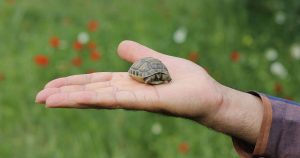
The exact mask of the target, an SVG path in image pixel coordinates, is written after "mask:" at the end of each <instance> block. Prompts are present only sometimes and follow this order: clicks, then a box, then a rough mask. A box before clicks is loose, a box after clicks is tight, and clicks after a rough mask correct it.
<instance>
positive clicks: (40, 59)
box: [34, 54, 49, 66]
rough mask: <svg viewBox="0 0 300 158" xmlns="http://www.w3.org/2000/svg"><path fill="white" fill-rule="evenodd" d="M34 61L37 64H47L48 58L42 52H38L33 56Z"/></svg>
mask: <svg viewBox="0 0 300 158" xmlns="http://www.w3.org/2000/svg"><path fill="white" fill-rule="evenodd" d="M34 62H35V63H36V64H37V65H39V66H47V65H48V64H49V58H48V57H47V56H45V55H43V54H38V55H36V56H35V57H34Z"/></svg>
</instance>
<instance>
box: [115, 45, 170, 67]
mask: <svg viewBox="0 0 300 158" xmlns="http://www.w3.org/2000/svg"><path fill="white" fill-rule="evenodd" d="M118 54H119V56H120V57H121V58H122V59H124V60H126V61H129V62H135V61H136V60H139V59H141V58H145V57H153V58H157V59H160V60H164V59H165V58H166V57H167V55H164V54H161V53H158V52H156V51H154V50H152V49H150V48H148V47H145V46H143V45H141V44H139V43H136V42H133V41H127V40H126V41H122V42H121V43H120V44H119V46H118Z"/></svg>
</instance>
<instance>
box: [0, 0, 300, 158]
mask: <svg viewBox="0 0 300 158" xmlns="http://www.w3.org/2000/svg"><path fill="white" fill-rule="evenodd" d="M299 35H300V1H299V0H290V1H282V0H264V1H261V0H223V1H220V0H209V1H205V0H189V1H182V0H144V1H139V0H131V1H129V0H128V1H125V0H123V1H117V0H110V1H108V0H64V1H60V0H51V1H43V0H1V1H0V41H1V42H0V157H6V158H9V157H16V158H18V157H24V158H35V157H37V158H43V157H45V158H48V157H49V158H50V157H51V158H53V157H55V158H63V157H73V158H81V157H101V158H102V157H103V158H106V157H112V158H132V157H143V158H153V157H160V158H183V157H184V158H194V157H202V158H212V157H226V158H227V157H228V158H232V157H233V158H237V155H236V153H235V151H234V149H233V147H232V145H231V139H230V138H229V137H226V136H224V135H222V134H218V133H216V132H213V131H211V130H209V129H207V128H205V127H203V126H201V125H199V124H196V123H193V122H191V121H188V120H183V119H178V118H171V117H163V116H160V115H156V114H149V113H145V112H132V111H123V110H116V111H110V110H75V109H46V108H44V107H43V106H41V105H37V104H35V103H34V100H35V95H36V93H37V92H38V91H39V90H40V89H42V88H43V86H44V85H45V83H47V82H48V81H49V80H52V79H54V78H57V77H62V76H68V75H73V74H81V73H91V72H97V71H127V70H128V68H129V66H130V63H127V62H125V61H122V60H121V59H119V58H118V56H117V54H116V48H117V46H118V44H119V42H120V41H122V40H125V39H130V40H134V41H137V42H139V43H142V44H144V45H146V46H148V47H151V48H153V49H155V50H157V51H160V52H163V53H165V54H169V55H174V56H178V57H182V58H186V59H189V60H192V61H193V62H195V63H197V64H199V65H201V66H203V67H204V68H205V69H207V71H208V72H209V73H210V74H211V75H212V76H213V77H214V78H215V79H216V80H218V81H219V82H221V83H223V84H225V85H227V86H230V87H233V88H236V89H239V90H242V91H248V90H257V91H260V92H263V93H267V94H270V95H275V96H279V97H283V98H287V99H291V100H295V101H300V93H299V85H300V73H299V66H300V63H299V62H300V36H299Z"/></svg>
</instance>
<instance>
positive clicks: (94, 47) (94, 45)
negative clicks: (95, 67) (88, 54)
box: [88, 41, 97, 50]
mask: <svg viewBox="0 0 300 158" xmlns="http://www.w3.org/2000/svg"><path fill="white" fill-rule="evenodd" d="M96 47H97V45H96V43H95V42H93V41H90V42H89V43H88V48H89V49H90V50H94V49H96Z"/></svg>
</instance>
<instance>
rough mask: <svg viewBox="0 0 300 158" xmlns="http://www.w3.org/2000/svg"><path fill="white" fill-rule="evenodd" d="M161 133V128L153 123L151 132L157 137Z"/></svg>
mask: <svg viewBox="0 0 300 158" xmlns="http://www.w3.org/2000/svg"><path fill="white" fill-rule="evenodd" d="M161 131H162V126H161V124H160V123H154V124H153V125H152V128H151V132H152V133H153V134H155V135H159V134H160V133H161Z"/></svg>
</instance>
